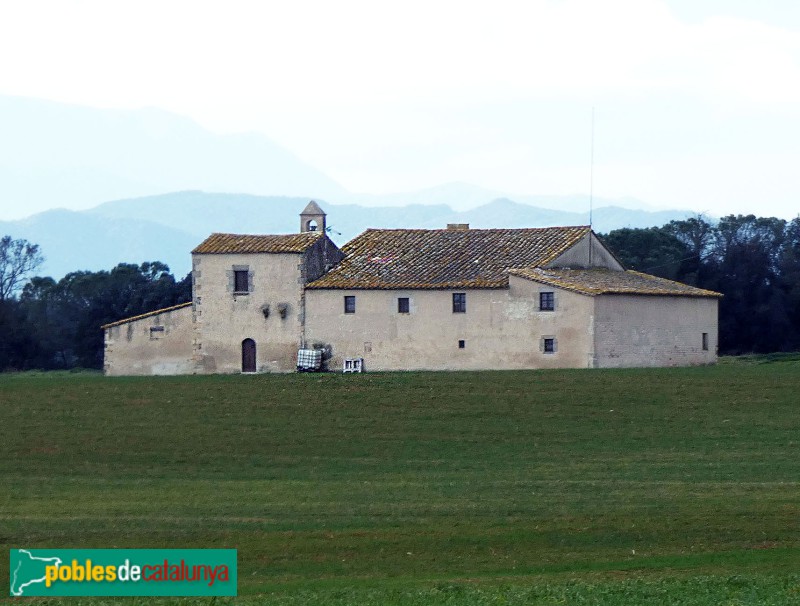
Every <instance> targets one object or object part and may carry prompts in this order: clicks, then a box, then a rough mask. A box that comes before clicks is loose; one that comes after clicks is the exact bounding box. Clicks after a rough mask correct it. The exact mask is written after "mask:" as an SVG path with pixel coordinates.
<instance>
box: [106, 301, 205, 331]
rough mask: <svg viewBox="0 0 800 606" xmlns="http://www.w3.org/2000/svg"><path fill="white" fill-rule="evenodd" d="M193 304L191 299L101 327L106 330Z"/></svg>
mask: <svg viewBox="0 0 800 606" xmlns="http://www.w3.org/2000/svg"><path fill="white" fill-rule="evenodd" d="M191 304H192V302H191V301H189V302H188V303H179V304H178V305H173V306H172V307H164V308H163V309H156V310H155V311H149V312H147V313H146V314H141V315H138V316H133V317H131V318H124V319H122V320H117V321H116V322H110V323H108V324H103V325H102V326H101V327H100V328H101V329H103V330H105V329H106V328H111V327H113V326H119V325H120V324H127V323H128V322H135V321H136V320H141V319H143V318H149V317H150V316H157V315H158V314H163V313H166V312H168V311H175V310H176V309H183V308H184V307H189V306H190V305H191Z"/></svg>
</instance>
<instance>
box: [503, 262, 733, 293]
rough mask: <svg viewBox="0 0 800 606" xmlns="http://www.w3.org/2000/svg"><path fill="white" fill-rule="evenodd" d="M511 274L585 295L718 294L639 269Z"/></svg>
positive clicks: (525, 270) (513, 271)
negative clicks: (644, 272) (645, 272)
mask: <svg viewBox="0 0 800 606" xmlns="http://www.w3.org/2000/svg"><path fill="white" fill-rule="evenodd" d="M508 273H510V274H512V275H514V276H520V277H522V278H527V279H529V280H534V281H535V282H541V283H542V284H549V285H551V286H557V287H559V288H564V289H566V290H572V291H575V292H579V293H582V294H585V295H604V294H615V295H682V296H689V297H721V296H722V295H721V294H720V293H718V292H714V291H713V290H703V289H702V288H695V287H694V286H689V285H688V284H681V283H680V282H673V281H672V280H666V279H664V278H658V277H656V276H651V275H649V274H643V273H640V272H638V271H633V270H628V271H614V270H611V269H601V268H594V269H541V268H538V267H529V268H523V269H511V270H509V272H508Z"/></svg>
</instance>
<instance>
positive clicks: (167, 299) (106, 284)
mask: <svg viewBox="0 0 800 606" xmlns="http://www.w3.org/2000/svg"><path fill="white" fill-rule="evenodd" d="M42 262H43V257H42V254H41V252H40V251H39V247H38V246H37V245H35V244H30V243H28V242H26V241H24V240H12V239H11V238H10V237H8V236H6V237H4V238H2V239H0V370H11V369H15V370H27V369H47V370H52V369H63V368H75V367H82V368H102V366H103V338H104V335H103V331H102V330H101V329H100V326H102V325H103V324H107V323H109V322H114V321H116V320H120V319H122V318H129V317H131V316H137V315H140V314H143V313H147V312H149V311H154V310H156V309H161V308H163V307H170V306H172V305H177V304H178V303H184V302H186V301H191V298H192V278H191V274H189V275H187V276H186V277H184V278H183V279H181V280H177V279H176V278H175V277H174V276H173V275H172V274H171V273H170V272H169V267H167V266H166V265H165V264H163V263H160V262H158V261H155V262H148V263H142V264H141V265H133V264H127V263H121V264H119V265H117V266H116V267H114V268H113V269H111V270H110V271H95V272H92V271H76V272H72V273H69V274H67V275H66V276H64V277H63V278H61V279H60V280H58V281H56V280H54V279H53V278H49V277H33V278H30V279H29V276H30V274H31V273H34V272H35V271H36V269H38V267H40V266H41V264H42Z"/></svg>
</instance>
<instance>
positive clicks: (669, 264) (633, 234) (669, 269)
mask: <svg viewBox="0 0 800 606" xmlns="http://www.w3.org/2000/svg"><path fill="white" fill-rule="evenodd" d="M603 241H604V242H605V243H606V244H607V245H608V247H609V248H610V249H611V250H613V251H614V253H615V254H616V255H617V258H618V259H619V260H620V262H621V263H622V264H623V265H624V266H625V267H627V268H630V269H635V270H637V271H642V272H645V273H648V274H654V275H656V276H660V277H662V278H668V279H670V280H679V279H681V277H682V276H681V273H680V270H681V263H682V261H683V260H684V259H686V258H687V257H688V256H689V255H690V254H691V253H690V252H689V248H688V246H687V245H686V244H685V243H683V242H682V241H681V240H680V239H679V238H677V237H676V236H675V235H674V234H672V233H670V232H669V231H668V230H667V229H665V228H663V227H648V228H647V229H632V228H628V227H625V228H622V229H615V230H613V231H611V232H609V233H608V234H607V235H605V236H603Z"/></svg>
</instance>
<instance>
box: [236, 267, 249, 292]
mask: <svg viewBox="0 0 800 606" xmlns="http://www.w3.org/2000/svg"><path fill="white" fill-rule="evenodd" d="M247 274H248V272H247V270H246V269H235V270H234V271H233V292H236V293H245V292H250V284H249V280H248V275H247Z"/></svg>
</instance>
